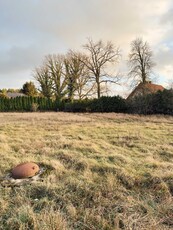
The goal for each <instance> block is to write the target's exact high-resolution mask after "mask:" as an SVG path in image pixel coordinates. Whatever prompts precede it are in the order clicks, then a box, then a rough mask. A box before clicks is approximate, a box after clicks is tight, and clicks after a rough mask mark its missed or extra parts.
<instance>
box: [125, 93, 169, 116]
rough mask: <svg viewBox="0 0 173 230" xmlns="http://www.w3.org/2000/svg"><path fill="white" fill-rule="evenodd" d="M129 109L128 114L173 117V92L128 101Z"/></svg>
mask: <svg viewBox="0 0 173 230" xmlns="http://www.w3.org/2000/svg"><path fill="white" fill-rule="evenodd" d="M127 107H128V109H127V112H128V113H137V114H168V115H173V90H166V89H165V90H163V91H158V92H157V93H155V94H148V95H144V96H138V97H135V98H134V99H131V100H129V101H127Z"/></svg>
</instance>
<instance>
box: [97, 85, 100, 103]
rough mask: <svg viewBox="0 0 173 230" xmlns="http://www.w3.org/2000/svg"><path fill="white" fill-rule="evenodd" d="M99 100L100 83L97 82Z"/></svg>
mask: <svg viewBox="0 0 173 230" xmlns="http://www.w3.org/2000/svg"><path fill="white" fill-rule="evenodd" d="M97 98H98V99H99V98H100V82H98V81H97Z"/></svg>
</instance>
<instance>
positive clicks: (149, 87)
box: [127, 82, 164, 99]
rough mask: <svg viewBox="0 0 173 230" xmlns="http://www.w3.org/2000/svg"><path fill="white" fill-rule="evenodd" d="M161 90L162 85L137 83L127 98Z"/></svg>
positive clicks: (162, 88)
mask: <svg viewBox="0 0 173 230" xmlns="http://www.w3.org/2000/svg"><path fill="white" fill-rule="evenodd" d="M159 90H160V91H163V90H164V87H163V86H162V85H156V84H153V83H151V82H145V83H142V82H141V83H139V85H138V86H137V87H136V88H135V89H134V90H133V91H132V92H131V93H130V95H129V96H128V97H127V99H130V98H133V97H135V96H138V95H143V94H150V93H156V92H157V91H159Z"/></svg>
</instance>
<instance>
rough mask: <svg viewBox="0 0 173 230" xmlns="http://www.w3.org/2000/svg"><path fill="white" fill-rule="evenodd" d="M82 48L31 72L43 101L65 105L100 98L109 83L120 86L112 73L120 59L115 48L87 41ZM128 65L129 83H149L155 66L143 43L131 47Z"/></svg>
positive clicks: (50, 57)
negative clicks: (130, 79) (131, 81)
mask: <svg viewBox="0 0 173 230" xmlns="http://www.w3.org/2000/svg"><path fill="white" fill-rule="evenodd" d="M83 48H84V50H85V51H86V52H85V53H84V52H83V53H81V52H74V51H71V50H70V51H69V52H68V53H67V54H66V55H59V54H57V55H48V56H46V57H45V59H44V62H43V63H42V65H41V66H39V67H37V68H36V69H35V70H34V73H33V76H34V79H35V80H36V82H37V83H38V84H39V90H40V92H41V93H42V94H43V95H44V96H45V97H47V98H52V97H55V98H56V99H57V100H62V99H63V98H64V97H68V99H69V101H73V99H74V98H78V99H80V100H81V99H84V98H86V97H89V96H96V95H97V98H100V97H101V95H102V94H103V93H104V92H105V90H108V89H107V85H108V84H109V83H114V84H119V83H120V80H121V79H122V77H123V76H122V75H120V74H118V73H116V71H115V65H116V64H117V63H118V61H119V60H120V57H121V52H120V49H119V48H118V47H115V46H114V45H113V43H112V42H110V41H109V42H107V43H106V44H105V43H103V41H101V40H100V41H98V42H94V41H93V40H92V39H88V43H87V44H85V45H84V46H83ZM128 64H129V76H130V77H131V78H132V79H133V82H135V83H139V82H146V81H148V80H149V77H150V73H151V71H152V68H153V66H154V65H155V64H154V62H153V60H152V51H151V49H150V47H149V45H148V43H147V42H143V40H142V39H141V38H137V39H135V40H134V41H133V42H132V43H131V52H130V54H129V60H128Z"/></svg>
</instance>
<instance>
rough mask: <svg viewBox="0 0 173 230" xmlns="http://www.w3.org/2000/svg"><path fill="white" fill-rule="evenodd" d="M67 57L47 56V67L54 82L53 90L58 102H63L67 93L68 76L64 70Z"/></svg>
mask: <svg viewBox="0 0 173 230" xmlns="http://www.w3.org/2000/svg"><path fill="white" fill-rule="evenodd" d="M64 60H65V57H64V56H63V55H56V54H53V55H48V56H46V63H45V64H46V67H47V68H48V71H49V76H50V79H51V80H52V90H53V92H54V95H55V97H56V99H57V100H61V99H62V98H63V97H64V96H65V94H66V93H67V90H66V86H67V82H66V74H65V68H64Z"/></svg>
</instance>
